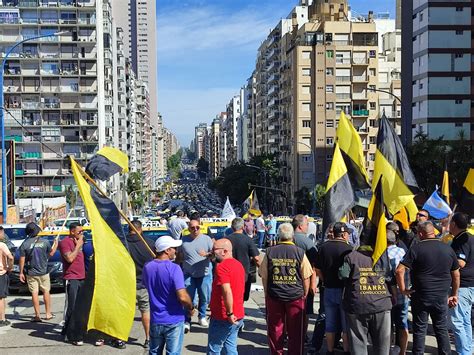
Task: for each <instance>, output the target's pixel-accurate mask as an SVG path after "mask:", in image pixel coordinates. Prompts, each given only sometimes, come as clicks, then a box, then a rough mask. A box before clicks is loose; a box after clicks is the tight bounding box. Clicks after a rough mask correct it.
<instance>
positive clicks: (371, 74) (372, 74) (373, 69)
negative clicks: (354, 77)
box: [369, 68, 376, 76]
mask: <svg viewBox="0 0 474 355" xmlns="http://www.w3.org/2000/svg"><path fill="white" fill-rule="evenodd" d="M375 73H376V72H375V68H370V69H369V75H370V76H375Z"/></svg>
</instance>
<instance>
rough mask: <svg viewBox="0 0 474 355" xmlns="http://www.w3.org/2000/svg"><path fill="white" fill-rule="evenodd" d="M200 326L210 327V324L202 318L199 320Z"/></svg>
mask: <svg viewBox="0 0 474 355" xmlns="http://www.w3.org/2000/svg"><path fill="white" fill-rule="evenodd" d="M199 325H200V326H202V327H209V322H208V321H207V319H206V318H200V319H199Z"/></svg>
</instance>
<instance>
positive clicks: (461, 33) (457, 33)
mask: <svg viewBox="0 0 474 355" xmlns="http://www.w3.org/2000/svg"><path fill="white" fill-rule="evenodd" d="M463 34H464V31H463V30H456V35H458V36H459V35H463Z"/></svg>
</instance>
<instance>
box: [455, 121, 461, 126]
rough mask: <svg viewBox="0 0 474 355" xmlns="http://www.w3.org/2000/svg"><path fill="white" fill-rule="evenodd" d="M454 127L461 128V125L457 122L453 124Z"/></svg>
mask: <svg viewBox="0 0 474 355" xmlns="http://www.w3.org/2000/svg"><path fill="white" fill-rule="evenodd" d="M454 127H462V123H459V122H457V123H455V124H454Z"/></svg>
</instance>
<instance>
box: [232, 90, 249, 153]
mask: <svg viewBox="0 0 474 355" xmlns="http://www.w3.org/2000/svg"><path fill="white" fill-rule="evenodd" d="M251 94H252V87H251V86H250V87H249V86H248V85H245V86H244V87H242V88H241V89H240V115H239V116H238V117H237V157H236V158H237V161H239V162H240V161H243V162H246V161H248V160H249V150H248V128H249V121H250V116H249V115H250V114H251V108H250V107H251V102H250V101H249V97H250V98H251Z"/></svg>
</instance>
